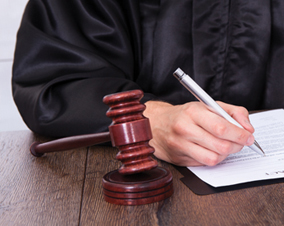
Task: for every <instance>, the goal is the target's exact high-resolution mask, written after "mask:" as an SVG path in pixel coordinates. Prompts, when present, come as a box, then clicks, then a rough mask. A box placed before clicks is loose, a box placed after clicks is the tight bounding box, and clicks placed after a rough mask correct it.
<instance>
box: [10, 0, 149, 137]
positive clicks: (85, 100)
mask: <svg viewBox="0 0 284 226" xmlns="http://www.w3.org/2000/svg"><path fill="white" fill-rule="evenodd" d="M137 2H139V1H132V0H129V1H106V0H93V1H86V0H81V1H79V0H68V1H58V0H30V1H29V3H28V5H27V7H26V10H25V13H24V15H23V19H22V23H21V26H20V29H19V31H18V35H17V44H16V51H15V58H14V65H13V79H12V86H13V96H14V100H15V103H16V105H17V107H18V109H19V111H20V113H21V115H22V117H23V120H24V121H25V123H26V124H27V126H28V127H29V128H30V129H31V130H32V131H34V132H36V133H39V134H42V135H46V136H51V137H63V136H70V135H76V134H87V133H94V132H101V131H106V130H107V127H108V125H109V124H110V123H111V119H109V118H107V117H106V116H105V113H106V111H107V109H108V106H106V105H104V104H103V103H102V98H103V96H105V95H107V94H110V93H116V92H120V91H124V90H132V89H139V88H140V87H139V86H138V85H137V84H136V83H135V75H136V73H138V70H139V63H140V55H141V54H140V39H139V36H140V27H139V13H138V7H139V5H138V3H137ZM144 98H145V99H144V101H146V100H148V99H150V98H151V94H145V97H144Z"/></svg>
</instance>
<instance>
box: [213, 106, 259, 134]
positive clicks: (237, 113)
mask: <svg viewBox="0 0 284 226" xmlns="http://www.w3.org/2000/svg"><path fill="white" fill-rule="evenodd" d="M218 104H219V105H220V106H221V107H222V108H223V109H224V110H225V111H226V112H227V113H228V114H229V115H230V116H231V117H232V118H234V119H235V120H236V121H237V122H239V123H240V124H241V125H242V126H243V127H244V129H246V130H248V131H249V132H250V133H253V132H254V128H253V126H252V125H251V123H250V121H249V112H248V110H247V109H246V108H244V107H239V106H234V105H230V104H226V103H223V102H220V101H218Z"/></svg>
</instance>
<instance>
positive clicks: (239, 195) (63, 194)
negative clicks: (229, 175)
mask: <svg viewBox="0 0 284 226" xmlns="http://www.w3.org/2000/svg"><path fill="white" fill-rule="evenodd" d="M38 139H40V138H39V137H35V136H34V135H33V134H32V133H31V132H29V131H21V132H5V133H0V225H5V226H7V225H60V226H61V225H68V226H69V225H123V226H125V225H147V226H148V225H210V226H212V225H277V226H278V225H283V224H284V184H283V183H282V184H275V185H268V186H263V187H255V188H249V189H243V190H238V191H231V192H226V193H220V194H214V195H208V196H197V195H195V194H194V193H192V192H191V190H189V189H188V188H187V187H186V186H185V185H184V184H183V183H182V182H181V181H180V180H179V179H180V178H181V177H182V175H181V174H180V173H179V172H178V171H177V170H176V169H175V168H174V167H173V166H172V165H170V164H167V163H164V162H159V164H160V165H162V166H163V167H166V168H168V169H169V170H170V171H171V172H172V174H173V177H174V189H175V193H174V195H173V196H172V197H170V198H169V199H166V200H164V201H161V202H159V203H153V204H149V205H143V206H118V205H113V204H109V203H107V202H105V201H104V199H103V192H102V185H101V181H102V177H103V175H105V174H106V173H107V172H109V171H111V170H115V169H117V168H118V167H119V165H120V163H119V162H118V161H116V160H115V155H116V150H115V149H113V148H109V147H90V148H81V149H79V150H71V151H66V152H61V153H50V154H47V155H45V156H44V157H42V158H35V157H33V156H32V155H31V154H30V153H29V146H30V144H31V143H32V142H33V141H34V140H38Z"/></svg>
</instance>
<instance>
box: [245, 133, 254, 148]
mask: <svg viewBox="0 0 284 226" xmlns="http://www.w3.org/2000/svg"><path fill="white" fill-rule="evenodd" d="M253 143H254V137H253V135H250V136H249V138H248V140H247V146H250V145H252V144H253Z"/></svg>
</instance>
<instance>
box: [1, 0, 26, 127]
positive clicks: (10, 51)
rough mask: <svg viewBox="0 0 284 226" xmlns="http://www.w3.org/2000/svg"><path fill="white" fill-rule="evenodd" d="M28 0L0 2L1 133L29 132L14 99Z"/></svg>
mask: <svg viewBox="0 0 284 226" xmlns="http://www.w3.org/2000/svg"><path fill="white" fill-rule="evenodd" d="M27 2H28V0H0V132H3V131H17V130H27V129H28V128H27V127H26V125H25V124H24V122H23V120H22V118H21V116H20V114H19V112H18V110H17V107H16V105H15V103H14V101H13V98H12V90H11V76H12V64H13V57H14V56H13V55H14V49H15V43H16V34H17V30H18V28H19V25H20V22H21V18H22V15H23V11H24V9H25V6H26V4H27Z"/></svg>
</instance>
